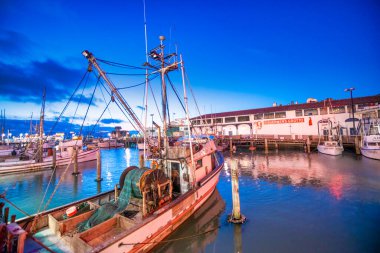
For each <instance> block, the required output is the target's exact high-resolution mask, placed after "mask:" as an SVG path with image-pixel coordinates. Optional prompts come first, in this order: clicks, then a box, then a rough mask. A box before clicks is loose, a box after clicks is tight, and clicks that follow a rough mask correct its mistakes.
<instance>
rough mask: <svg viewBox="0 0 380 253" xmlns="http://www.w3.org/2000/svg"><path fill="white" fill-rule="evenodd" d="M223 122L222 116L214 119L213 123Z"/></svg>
mask: <svg viewBox="0 0 380 253" xmlns="http://www.w3.org/2000/svg"><path fill="white" fill-rule="evenodd" d="M222 122H223V119H222V118H217V119H215V123H222Z"/></svg>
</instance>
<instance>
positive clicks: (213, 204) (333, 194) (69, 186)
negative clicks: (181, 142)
mask: <svg viewBox="0 0 380 253" xmlns="http://www.w3.org/2000/svg"><path fill="white" fill-rule="evenodd" d="M225 156H226V157H225V159H226V162H225V166H224V169H223V171H222V173H221V176H220V181H219V184H218V186H217V191H216V192H215V193H214V194H213V195H212V197H211V198H210V200H209V201H208V202H206V203H205V205H204V206H202V208H201V209H200V210H199V211H197V212H196V214H195V215H193V216H192V217H191V218H190V219H189V220H188V221H186V222H185V223H184V224H183V225H182V226H181V227H180V228H179V229H177V230H176V231H175V232H174V233H173V234H172V235H170V236H169V237H168V238H167V239H166V240H165V242H163V243H160V244H159V245H158V247H156V248H155V249H154V252H379V250H380V161H377V160H372V159H367V158H365V157H356V156H355V155H354V154H353V153H350V152H344V154H343V156H337V157H334V156H328V155H322V154H318V153H312V154H310V155H308V154H305V153H303V152H301V151H285V150H280V151H278V152H276V151H273V152H271V153H269V154H268V155H265V154H264V153H263V152H260V151H258V152H250V151H238V152H237V153H235V154H233V157H232V158H234V159H238V161H239V185H240V202H241V212H242V213H243V214H244V215H245V216H246V217H247V218H248V220H247V222H246V223H245V224H243V225H234V224H230V223H228V222H227V216H228V215H229V214H230V213H231V212H232V192H231V182H230V170H229V161H230V157H229V153H226V154H225ZM137 164H138V151H137V150H136V149H133V148H128V149H113V150H102V178H103V180H102V181H101V182H100V183H97V182H95V178H96V162H94V163H87V164H82V165H81V166H80V172H81V174H79V175H78V176H73V175H72V174H71V172H72V171H67V173H66V174H65V175H64V178H63V180H62V181H61V183H59V181H60V178H61V176H62V174H63V172H64V170H65V168H64V167H63V168H59V169H58V170H57V171H56V173H54V174H53V176H52V172H51V171H44V172H35V173H29V174H21V175H6V176H1V178H0V193H5V194H6V197H7V198H8V199H9V200H10V201H12V203H15V204H16V205H17V206H18V207H19V208H21V209H22V210H24V211H25V212H26V213H28V214H32V213H35V212H36V211H37V210H42V209H43V207H44V205H45V204H43V205H41V204H40V202H41V199H42V198H43V196H44V193H45V191H46V188H47V186H48V184H49V180H50V178H52V183H51V184H50V186H49V188H48V190H47V194H46V198H45V199H46V200H45V203H46V201H47V200H48V199H49V198H50V194H51V193H52V192H53V191H54V188H55V187H56V186H57V185H59V187H58V189H57V191H56V193H55V194H54V197H53V198H51V202H50V204H49V206H48V208H53V207H56V206H60V205H63V204H66V203H69V202H71V201H73V200H78V199H83V198H86V197H89V196H92V195H94V194H97V193H100V192H104V191H108V190H112V189H113V188H114V185H115V184H117V183H118V182H119V176H120V173H121V172H122V171H123V170H124V169H125V168H126V167H127V166H129V165H137ZM7 206H9V205H8V204H7ZM40 206H42V208H40ZM11 214H17V218H20V217H22V216H25V215H24V214H22V213H21V212H19V211H17V210H16V209H14V208H12V207H11Z"/></svg>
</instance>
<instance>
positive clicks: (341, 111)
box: [330, 106, 346, 114]
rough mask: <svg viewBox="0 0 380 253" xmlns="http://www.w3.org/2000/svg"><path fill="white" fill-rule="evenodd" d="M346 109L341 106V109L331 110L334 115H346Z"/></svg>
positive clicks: (333, 108)
mask: <svg viewBox="0 0 380 253" xmlns="http://www.w3.org/2000/svg"><path fill="white" fill-rule="evenodd" d="M345 112H346V107H345V106H339V107H332V108H330V113H332V114H338V113H345Z"/></svg>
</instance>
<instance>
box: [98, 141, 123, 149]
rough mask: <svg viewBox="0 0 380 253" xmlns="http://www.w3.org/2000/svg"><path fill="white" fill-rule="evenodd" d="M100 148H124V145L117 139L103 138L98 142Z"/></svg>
mask: <svg viewBox="0 0 380 253" xmlns="http://www.w3.org/2000/svg"><path fill="white" fill-rule="evenodd" d="M98 147H99V148H108V149H110V148H122V147H124V144H123V143H120V142H117V140H116V139H103V140H102V141H99V142H98Z"/></svg>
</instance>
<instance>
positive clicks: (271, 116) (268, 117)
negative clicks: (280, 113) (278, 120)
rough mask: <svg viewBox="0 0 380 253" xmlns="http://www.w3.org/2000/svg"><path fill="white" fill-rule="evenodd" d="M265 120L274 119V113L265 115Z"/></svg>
mask: <svg viewBox="0 0 380 253" xmlns="http://www.w3.org/2000/svg"><path fill="white" fill-rule="evenodd" d="M264 119H274V113H273V112H270V113H264Z"/></svg>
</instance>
